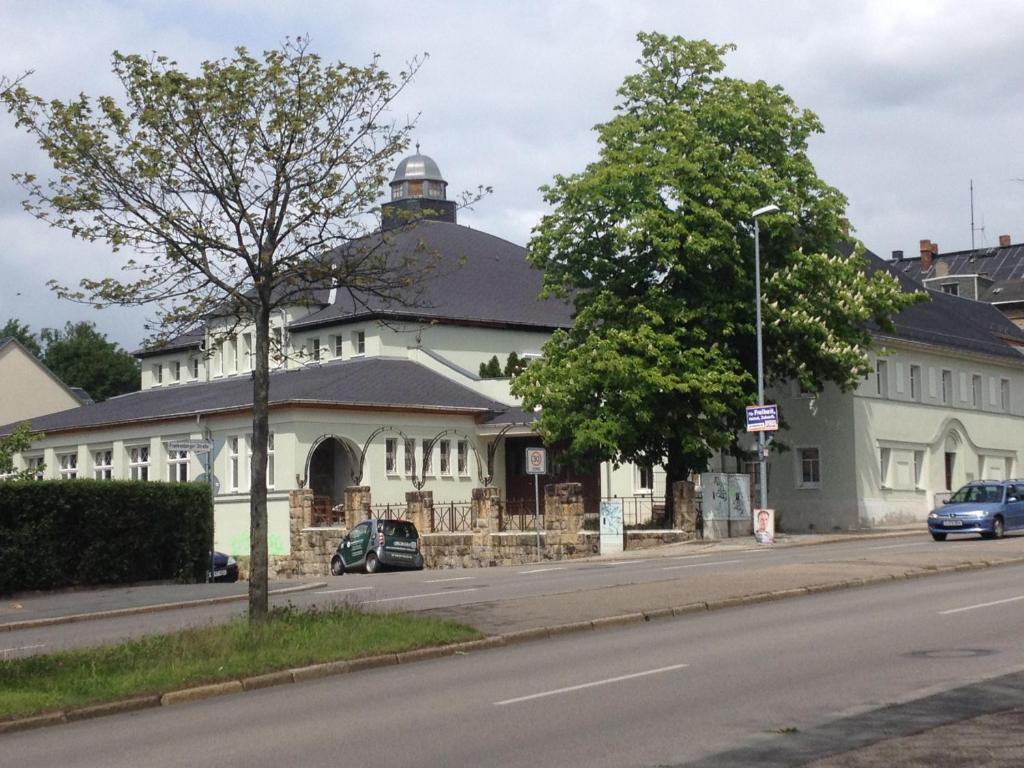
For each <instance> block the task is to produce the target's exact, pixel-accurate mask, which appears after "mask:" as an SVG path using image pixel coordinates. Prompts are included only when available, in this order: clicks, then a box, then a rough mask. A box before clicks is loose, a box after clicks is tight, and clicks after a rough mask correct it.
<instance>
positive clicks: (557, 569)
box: [518, 566, 565, 576]
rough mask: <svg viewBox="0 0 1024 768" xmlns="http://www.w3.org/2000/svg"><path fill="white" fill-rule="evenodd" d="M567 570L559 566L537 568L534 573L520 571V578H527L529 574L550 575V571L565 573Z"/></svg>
mask: <svg viewBox="0 0 1024 768" xmlns="http://www.w3.org/2000/svg"><path fill="white" fill-rule="evenodd" d="M564 570H565V568H564V567H562V566H558V567H557V568H537V569H535V570H532V571H518V573H519V575H520V576H525V575H526V574H528V573H548V572H549V571H564Z"/></svg>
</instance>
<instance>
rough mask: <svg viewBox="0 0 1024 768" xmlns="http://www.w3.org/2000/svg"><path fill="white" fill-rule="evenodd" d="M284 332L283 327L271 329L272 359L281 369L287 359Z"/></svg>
mask: <svg viewBox="0 0 1024 768" xmlns="http://www.w3.org/2000/svg"><path fill="white" fill-rule="evenodd" d="M285 357H286V355H285V350H284V331H283V330H282V329H281V326H279V325H278V326H274V327H273V328H271V329H270V359H271V360H272V361H273V362H274V364H275V365H276V366H278V367H280V366H281V365H282V364H283V363H284V359H285Z"/></svg>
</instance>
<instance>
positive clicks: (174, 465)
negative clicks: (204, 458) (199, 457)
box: [167, 449, 191, 483]
mask: <svg viewBox="0 0 1024 768" xmlns="http://www.w3.org/2000/svg"><path fill="white" fill-rule="evenodd" d="M190 458H191V457H190V456H189V452H188V451H172V450H170V449H168V450H167V480H168V481H169V482H172V483H187V482H188V481H189V464H190V463H191V461H190Z"/></svg>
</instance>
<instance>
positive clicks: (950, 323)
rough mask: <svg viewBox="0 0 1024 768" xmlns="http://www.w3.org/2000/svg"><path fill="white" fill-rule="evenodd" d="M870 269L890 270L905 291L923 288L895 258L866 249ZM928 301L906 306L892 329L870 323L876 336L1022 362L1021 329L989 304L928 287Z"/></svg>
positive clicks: (1022, 338)
mask: <svg viewBox="0 0 1024 768" xmlns="http://www.w3.org/2000/svg"><path fill="white" fill-rule="evenodd" d="M866 255H867V257H868V259H869V262H870V266H869V269H871V270H877V269H884V270H886V271H887V272H889V273H891V274H893V275H894V276H895V277H896V279H897V280H899V281H900V285H901V286H902V288H903V290H905V291H914V290H918V291H920V290H923V286H921V284H920V283H917V282H915V281H914V280H913V279H911V278H910V277H909V276H908V275H907V273H906V271H905V270H902V269H900V268H899V265H898V264H897V263H895V262H887V261H884V260H882V259H880V258H879V257H878V256H876V255H875V254H874V253H871V252H870V251H866ZM928 296H929V297H930V299H931V300H930V301H927V302H925V303H923V304H915V305H914V306H912V307H907V308H906V309H905V310H903V311H902V312H900V313H899V315H897V316H896V317H895V318H894V319H893V325H894V326H895V333H894V334H890V333H889V332H887V331H882V330H880V329H879V328H878V327H877V326H875V325H872V326H871V328H872V332H873V333H875V334H876V335H878V336H889V335H892V336H895V337H896V338H900V339H906V340H908V341H918V342H922V343H925V344H937V345H939V346H943V347H950V348H953V349H958V350H961V351H965V352H977V353H983V354H988V355H994V356H996V357H1002V358H1009V359H1013V360H1016V361H1018V362H1021V363H1024V354H1022V352H1024V346H1015V345H1024V331H1022V330H1021V329H1020V328H1018V327H1017V326H1016V325H1014V323H1013V322H1012V321H1011V320H1009V319H1008V318H1007V317H1006V315H1004V314H1003V313H1002V312H1000V311H999V310H998V309H996V308H995V307H994V306H992V305H991V304H986V303H985V302H983V301H973V300H971V299H967V298H961V297H959V296H952V295H950V294H947V293H942V292H941V291H928Z"/></svg>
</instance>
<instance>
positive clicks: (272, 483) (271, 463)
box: [249, 432, 277, 491]
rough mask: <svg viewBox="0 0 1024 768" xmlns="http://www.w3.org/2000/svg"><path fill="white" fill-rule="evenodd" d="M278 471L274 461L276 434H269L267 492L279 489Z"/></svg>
mask: <svg viewBox="0 0 1024 768" xmlns="http://www.w3.org/2000/svg"><path fill="white" fill-rule="evenodd" d="M249 456H250V457H251V456H252V439H251V438H250V440H249ZM275 469H276V462H275V461H274V433H273V432H267V490H268V491H272V490H274V488H276V487H277V483H276V482H275V481H274V470H275Z"/></svg>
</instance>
